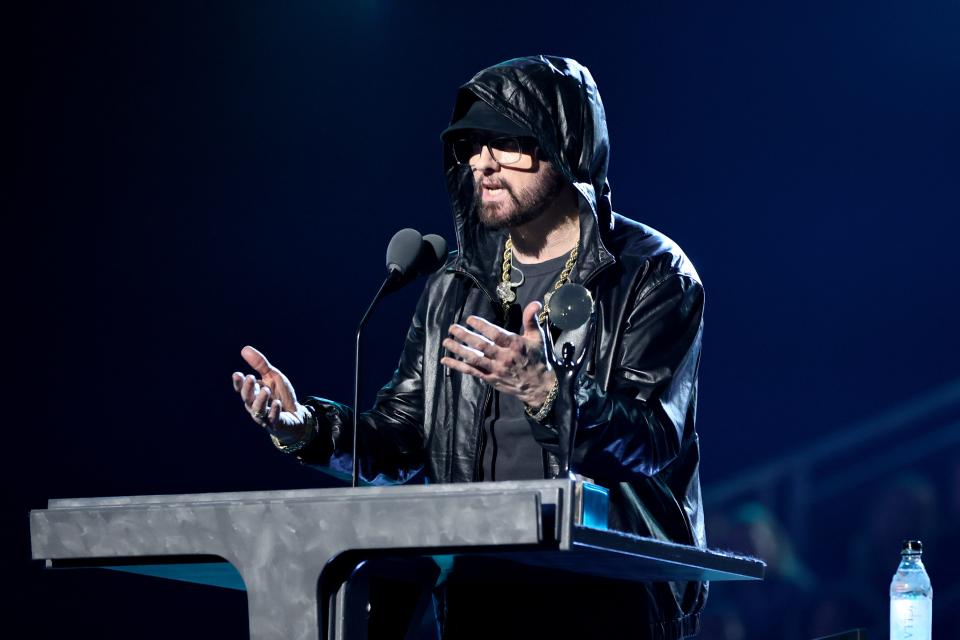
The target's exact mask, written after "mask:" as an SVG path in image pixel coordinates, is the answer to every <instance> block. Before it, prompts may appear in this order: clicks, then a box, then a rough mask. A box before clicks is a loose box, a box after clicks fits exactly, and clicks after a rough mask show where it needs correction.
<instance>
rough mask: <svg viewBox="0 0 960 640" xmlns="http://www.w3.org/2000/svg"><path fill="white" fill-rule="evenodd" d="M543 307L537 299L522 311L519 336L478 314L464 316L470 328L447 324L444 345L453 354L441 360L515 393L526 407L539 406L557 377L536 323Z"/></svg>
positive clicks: (444, 363)
mask: <svg viewBox="0 0 960 640" xmlns="http://www.w3.org/2000/svg"><path fill="white" fill-rule="evenodd" d="M542 307H543V305H541V304H540V303H539V302H531V303H530V304H528V305H527V307H526V308H525V309H524V310H523V334H522V335H518V334H516V333H512V332H510V331H507V330H506V329H503V328H501V327H498V326H497V325H495V324H493V323H491V322H488V321H487V320H484V319H483V318H480V317H478V316H470V317H469V318H467V327H469V328H467V327H464V326H462V325H459V324H453V325H450V337H449V338H447V339H445V340H444V341H443V346H444V347H446V348H447V350H448V351H449V352H450V353H451V354H453V355H454V356H455V357H453V358H451V357H450V356H444V357H443V358H441V359H440V363H441V364H442V365H444V366H446V367H450V368H451V369H453V370H455V371H459V372H460V373H465V374H467V375H471V376H474V377H475V378H479V379H480V380H483V381H484V382H486V383H487V384H489V385H490V386H492V387H493V388H494V389H496V390H497V391H500V392H502V393H508V394H510V395H512V396H516V397H518V398H520V400H522V401H523V403H524V404H526V405H527V406H530V407H539V406H541V405H542V404H543V403H544V401H545V400H546V398H547V396H548V394H549V393H550V389H551V388H552V387H553V384H554V382H556V379H557V378H556V374H555V373H554V372H553V369H551V368H550V365H549V364H548V362H547V358H546V354H545V347H544V343H543V341H544V336H543V333H542V332H541V330H540V325H539V324H538V322H537V314H538V313H539V312H540V309H541V308H542Z"/></svg>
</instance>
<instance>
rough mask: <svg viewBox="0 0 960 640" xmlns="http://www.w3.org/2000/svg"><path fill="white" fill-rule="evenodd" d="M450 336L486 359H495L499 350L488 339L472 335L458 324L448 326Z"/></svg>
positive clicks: (471, 332) (472, 333)
mask: <svg viewBox="0 0 960 640" xmlns="http://www.w3.org/2000/svg"><path fill="white" fill-rule="evenodd" d="M450 335H452V336H453V337H454V338H456V339H457V340H459V341H460V342H462V343H464V344H465V345H467V346H468V347H471V348H473V349H475V350H477V351H479V352H480V353H482V354H483V355H484V356H486V357H487V358H495V357H496V355H497V352H498V351H499V349H500V348H499V347H498V346H497V345H496V344H494V342H493V341H492V340H491V339H490V338H487V337H486V336H482V335H480V334H479V333H474V332H473V331H470V330H469V329H467V328H465V327H463V326H461V325H459V324H452V325H450Z"/></svg>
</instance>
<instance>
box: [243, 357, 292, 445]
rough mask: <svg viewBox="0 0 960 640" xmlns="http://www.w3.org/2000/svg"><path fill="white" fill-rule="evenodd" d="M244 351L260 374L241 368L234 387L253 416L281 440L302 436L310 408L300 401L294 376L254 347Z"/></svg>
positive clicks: (252, 366) (251, 365)
mask: <svg viewBox="0 0 960 640" xmlns="http://www.w3.org/2000/svg"><path fill="white" fill-rule="evenodd" d="M240 355H241V356H243V359H244V360H246V361H247V364H249V365H250V367H251V368H253V370H254V371H256V372H257V375H256V376H253V375H246V376H245V375H243V374H242V373H240V372H239V371H235V372H234V374H233V388H234V390H236V391H237V392H239V393H240V397H241V398H242V399H243V405H244V406H245V407H246V409H247V412H249V414H250V417H251V418H253V421H254V422H256V423H257V424H259V425H260V426H262V427H264V428H265V429H266V430H267V431H269V432H270V433H271V434H272V435H274V436H276V437H277V439H278V440H279V441H280V443H281V444H285V445H290V444H293V443H295V442H299V441H300V440H302V439H303V438H304V437H305V436H306V432H307V421H308V420H309V419H310V418H309V414H308V412H309V409H307V408H306V407H304V406H303V405H302V404H300V403H299V402H297V394H296V392H295V391H294V390H293V385H292V384H290V380H288V379H287V376H285V375H283V373H282V372H281V371H280V370H279V369H277V368H276V367H274V366H273V365H271V364H270V362H269V361H268V360H267V358H266V357H265V356H264V355H263V354H262V353H260V352H259V351H257V350H256V349H254V348H253V347H250V346H247V347H244V348H243V349H241V351H240Z"/></svg>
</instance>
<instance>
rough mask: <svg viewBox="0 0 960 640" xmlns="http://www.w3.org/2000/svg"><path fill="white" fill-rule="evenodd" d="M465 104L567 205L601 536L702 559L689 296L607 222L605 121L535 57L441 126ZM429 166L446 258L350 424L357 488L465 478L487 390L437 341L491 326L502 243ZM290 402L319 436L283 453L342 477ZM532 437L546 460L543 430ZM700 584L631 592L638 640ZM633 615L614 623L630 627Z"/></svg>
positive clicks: (585, 462)
mask: <svg viewBox="0 0 960 640" xmlns="http://www.w3.org/2000/svg"><path fill="white" fill-rule="evenodd" d="M477 97H479V98H480V99H482V100H484V101H486V102H487V103H489V104H490V105H491V106H493V107H494V108H496V109H498V110H499V111H501V112H502V113H503V114H504V115H506V116H508V117H510V118H511V119H513V120H515V121H516V122H518V123H520V124H522V125H524V126H526V127H527V128H528V129H530V130H531V131H534V132H536V133H537V134H538V138H539V141H540V144H541V149H542V152H543V153H544V154H545V155H546V157H547V158H548V159H549V160H550V161H551V162H552V163H553V164H554V166H556V167H558V168H560V169H561V171H562V172H563V174H564V175H565V176H566V177H567V179H568V180H569V181H570V182H571V183H572V184H573V185H574V186H575V187H576V189H577V191H578V192H579V194H580V203H581V206H580V209H581V214H580V218H581V219H580V222H581V227H580V228H581V247H582V248H581V251H580V254H579V258H578V260H577V264H576V267H575V269H574V271H573V273H572V274H571V278H570V279H571V281H573V282H579V283H582V284H583V285H584V286H586V287H587V288H588V289H589V290H590V291H591V293H592V294H593V298H594V300H595V301H596V304H597V319H596V322H597V331H596V332H595V340H594V341H593V344H592V345H591V346H590V347H589V348H588V351H587V355H586V357H587V363H586V366H585V368H584V371H583V372H582V374H581V376H580V379H579V380H578V384H577V389H576V394H577V396H576V397H577V403H578V405H579V417H578V422H577V424H578V427H577V442H576V449H575V453H574V468H575V470H576V471H577V472H578V473H582V474H583V475H585V476H588V477H590V478H593V479H594V480H595V481H596V482H597V483H599V484H601V485H603V486H606V487H608V488H609V489H610V497H611V508H610V526H611V528H614V529H619V530H623V531H629V532H633V533H637V534H640V535H643V536H651V537H655V538H659V539H663V540H669V541H673V542H677V543H682V544H692V545H697V546H704V545H705V538H704V529H703V517H702V513H701V500H700V481H699V475H698V468H699V459H700V453H699V446H698V442H697V434H696V432H695V430H694V417H695V413H696V398H697V371H698V367H699V361H700V342H701V333H702V315H703V288H702V286H701V284H700V281H699V277H698V276H697V273H696V271H695V270H694V268H693V265H692V264H691V263H690V261H689V260H688V259H687V258H686V256H685V255H684V254H683V252H682V251H681V250H680V249H679V247H677V245H676V244H674V243H673V242H672V241H671V240H670V239H668V238H667V237H665V236H663V235H662V234H660V233H658V232H657V231H655V230H653V229H651V228H649V227H646V226H644V225H641V224H639V223H637V222H634V221H632V220H630V219H628V218H625V217H623V216H620V215H619V214H615V213H613V212H612V210H611V208H610V189H609V185H608V183H607V180H606V172H607V158H608V140H607V129H606V120H605V117H604V111H603V106H602V103H601V101H600V97H599V94H598V93H597V89H596V85H595V84H594V82H593V79H592V78H591V76H590V74H589V72H588V71H587V69H586V68H584V67H582V66H581V65H579V64H578V63H576V62H575V61H573V60H569V59H564V58H554V57H547V56H537V57H532V58H520V59H516V60H511V61H508V62H506V63H502V64H500V65H497V66H495V67H492V68H490V69H486V70H484V71H481V72H480V73H478V74H477V75H476V76H474V78H473V79H471V80H470V82H468V83H467V84H466V85H464V86H463V87H461V89H460V92H459V94H458V99H457V103H456V106H455V108H454V112H453V118H452V120H454V121H455V120H457V119H459V118H460V117H461V116H462V115H463V113H464V112H465V110H466V109H467V107H468V106H469V104H470V102H471V101H472V100H475V99H476V98H477ZM444 162H445V169H446V176H447V183H448V187H449V191H450V197H451V203H452V207H453V212H454V217H455V222H456V233H457V242H458V247H459V250H458V251H457V252H455V253H453V254H451V257H450V259H449V260H448V262H447V264H446V267H445V268H444V269H442V270H441V271H440V272H438V273H436V274H434V275H433V276H431V277H430V278H429V280H428V282H427V285H426V287H425V290H424V292H423V295H422V297H421V298H420V302H419V304H418V306H417V310H416V314H415V315H414V318H413V321H412V323H411V325H410V329H409V331H408V333H407V337H406V344H405V345H404V348H403V352H402V356H401V358H400V363H399V365H398V367H397V370H396V372H395V373H394V375H393V377H392V379H391V380H390V382H389V383H388V384H387V385H386V386H384V387H383V388H382V389H381V390H380V392H379V394H378V395H377V400H376V403H375V405H374V407H373V409H372V410H370V411H367V412H365V413H363V414H362V415H361V416H360V420H359V423H360V425H361V430H360V434H359V440H360V443H361V444H360V447H359V448H360V455H361V463H360V464H361V471H362V476H363V477H364V479H366V480H367V481H368V482H375V483H385V482H392V483H396V482H404V481H406V480H407V479H409V478H410V477H411V476H412V475H413V474H414V473H415V472H416V471H417V470H420V469H422V470H423V471H424V473H425V474H426V476H427V477H428V479H429V481H430V482H471V481H475V480H477V479H478V478H479V475H478V474H479V468H480V465H481V462H482V458H481V445H482V437H483V436H482V430H483V419H484V416H485V412H486V409H487V406H488V403H489V401H490V397H491V390H490V388H489V387H488V386H487V385H486V384H484V383H482V382H480V381H478V380H476V379H475V378H472V377H470V376H463V375H460V374H458V373H456V372H450V371H449V370H445V369H444V368H443V367H441V366H440V364H439V362H440V358H441V356H442V355H444V349H443V347H442V346H441V342H442V340H443V339H444V338H445V337H446V336H447V330H448V327H449V326H450V325H451V324H452V323H454V322H459V323H462V322H463V321H464V320H465V319H466V318H467V316H469V315H477V316H481V317H484V318H487V319H488V320H491V321H493V322H498V323H502V322H503V319H502V318H501V317H500V316H501V314H502V311H501V307H500V303H499V301H498V300H497V298H496V296H495V294H494V290H495V287H496V284H497V282H498V281H499V279H500V269H501V266H500V265H501V260H500V258H499V256H500V255H501V254H502V250H503V243H504V240H505V237H506V235H505V232H504V231H490V230H487V229H486V228H484V227H483V226H482V225H481V224H480V223H479V222H478V220H477V218H476V214H475V212H474V209H473V207H472V198H473V188H474V187H473V178H472V175H471V173H470V170H469V167H465V166H460V165H457V164H456V163H455V162H454V161H453V158H452V157H451V152H450V150H449V148H448V149H446V151H445V158H444ZM306 404H308V405H309V406H310V407H312V409H313V410H314V412H315V413H316V414H317V415H318V416H319V418H320V423H321V429H320V435H319V436H318V437H317V438H316V439H315V440H314V441H313V442H311V443H310V444H309V445H308V446H307V447H306V448H304V449H302V450H301V451H300V452H299V454H298V455H299V456H300V458H301V459H302V460H303V461H304V462H306V463H308V464H315V465H318V466H321V467H323V468H325V470H327V471H331V472H334V473H338V472H339V473H342V474H349V472H350V451H351V449H350V446H351V436H352V434H351V427H350V424H351V415H350V412H349V409H348V408H347V407H344V406H342V405H340V404H337V403H334V402H331V401H329V400H323V399H320V398H310V399H308V400H307V401H306ZM547 427H549V425H547ZM537 433H538V434H539V435H540V437H541V438H544V440H543V442H542V443H543V444H544V445H546V446H548V447H549V446H550V444H551V443H549V442H547V440H548V439H549V433H550V430H549V428H547V429H539V430H538V431H537ZM544 434H548V435H546V436H544ZM706 586H707V585H706V584H703V583H654V584H650V585H646V586H644V587H643V588H642V589H641V591H640V592H639V593H638V594H637V597H638V598H640V599H643V600H645V604H646V615H647V617H648V620H647V622H648V624H649V625H650V629H651V634H652V637H655V638H657V637H663V638H679V637H683V636H686V635H690V634H692V633H694V632H695V631H696V629H697V627H698V626H699V625H698V619H699V611H700V609H701V608H702V606H703V603H704V601H705V599H706V591H707V589H706ZM641 607H642V604H641V603H639V602H638V608H637V611H633V612H630V614H631V617H632V618H633V619H634V620H636V619H637V615H638V614H640V615H642V613H641V612H642V608H641Z"/></svg>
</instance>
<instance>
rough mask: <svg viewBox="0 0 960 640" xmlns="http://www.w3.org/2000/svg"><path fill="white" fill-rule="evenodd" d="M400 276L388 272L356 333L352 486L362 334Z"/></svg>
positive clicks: (356, 469) (356, 477)
mask: <svg viewBox="0 0 960 640" xmlns="http://www.w3.org/2000/svg"><path fill="white" fill-rule="evenodd" d="M399 276H400V270H399V269H397V268H391V269H390V273H388V274H387V277H386V278H385V279H384V281H383V284H381V285H380V289H378V290H377V295H375V296H374V297H373V302H371V303H370V306H369V307H367V311H366V313H364V314H363V317H362V318H361V319H360V326H359V327H357V335H356V350H355V351H354V365H353V370H354V378H353V479H352V482H351V484H350V486H351V487H358V486H360V465H359V464H358V461H357V433H358V431H359V429H358V428H357V416H358V415H359V414H360V334H361V333H362V332H363V328H364V327H365V326H366V324H367V319H369V318H370V314H371V313H373V309H374V308H375V307H376V306H377V303H378V302H380V299H381V298H383V296H384V294H385V293H387V291H388V287H389V286H390V285H391V284H393V283H394V281H395V280H396V279H397V278H398V277H399Z"/></svg>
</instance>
